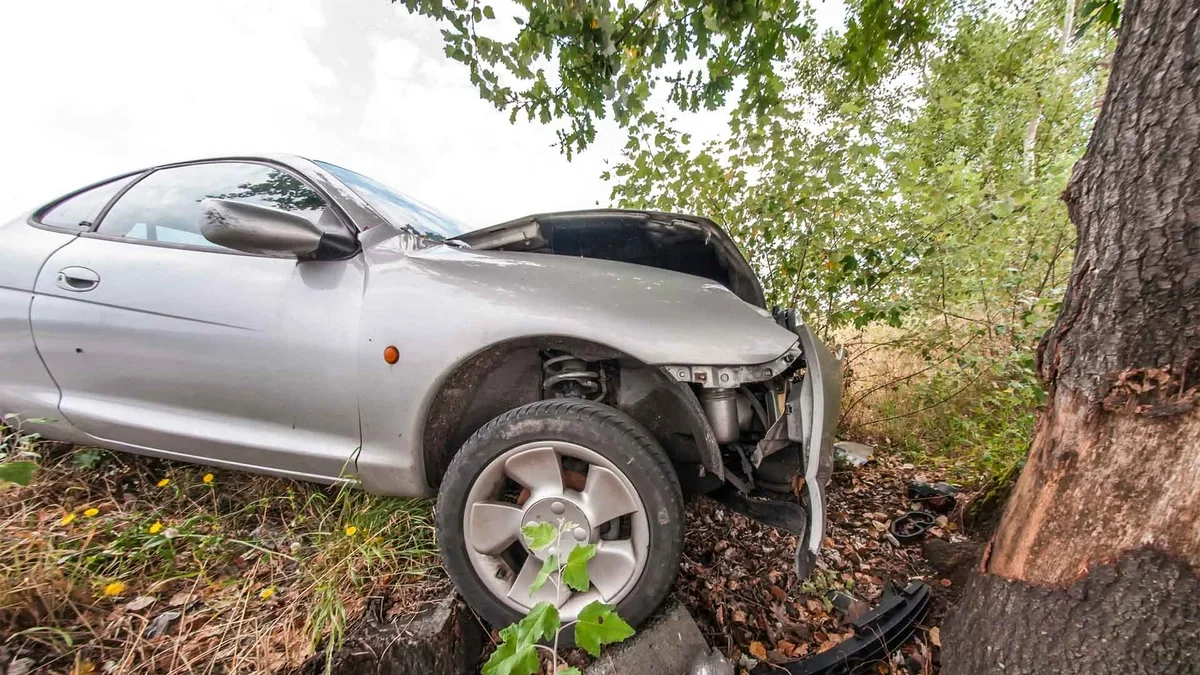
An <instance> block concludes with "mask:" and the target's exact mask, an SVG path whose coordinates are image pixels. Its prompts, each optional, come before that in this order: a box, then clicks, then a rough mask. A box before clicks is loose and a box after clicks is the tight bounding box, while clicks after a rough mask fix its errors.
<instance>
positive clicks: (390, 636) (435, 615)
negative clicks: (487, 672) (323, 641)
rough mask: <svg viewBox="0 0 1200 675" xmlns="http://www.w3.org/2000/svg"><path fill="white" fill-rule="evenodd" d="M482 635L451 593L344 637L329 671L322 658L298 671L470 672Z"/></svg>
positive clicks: (350, 674) (353, 674)
mask: <svg viewBox="0 0 1200 675" xmlns="http://www.w3.org/2000/svg"><path fill="white" fill-rule="evenodd" d="M482 651H483V631H482V629H481V627H480V625H479V621H478V620H476V619H475V617H474V615H472V614H471V610H469V609H468V608H467V605H466V603H464V602H463V601H462V599H461V598H459V597H458V595H457V594H454V593H451V594H450V596H449V597H447V598H445V599H444V600H442V601H441V602H439V603H437V604H436V605H435V606H434V607H432V608H431V609H427V610H424V611H422V612H420V613H418V614H417V615H416V616H415V617H403V616H401V617H398V618H397V620H396V622H395V623H376V622H374V621H367V622H366V623H364V624H363V625H362V626H361V627H360V628H359V629H358V630H355V631H352V632H351V633H350V634H348V635H347V636H346V641H345V644H343V645H342V648H341V649H339V650H338V651H337V652H335V653H334V654H333V657H332V658H331V659H330V663H329V664H328V668H327V667H326V663H325V658H324V656H325V655H324V654H323V653H321V654H317V655H315V656H313V657H311V658H309V659H308V660H307V661H305V662H304V664H303V665H302V666H301V667H300V673H302V674H303V675H322V674H328V675H357V674H358V673H372V675H459V673H470V672H475V670H476V669H477V668H478V667H479V656H480V654H481V653H482Z"/></svg>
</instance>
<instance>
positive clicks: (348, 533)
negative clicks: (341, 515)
mask: <svg viewBox="0 0 1200 675" xmlns="http://www.w3.org/2000/svg"><path fill="white" fill-rule="evenodd" d="M355 532H358V528H357V527H355V526H353V525H351V526H349V527H347V528H346V536H347V537H353V536H354V533H355Z"/></svg>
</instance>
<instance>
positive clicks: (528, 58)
mask: <svg viewBox="0 0 1200 675" xmlns="http://www.w3.org/2000/svg"><path fill="white" fill-rule="evenodd" d="M393 1H398V4H402V5H403V6H404V7H405V8H406V9H407V10H408V11H409V12H411V13H414V14H419V15H422V16H425V17H429V18H432V19H434V20H436V21H438V22H439V23H440V24H441V25H442V26H443V30H442V37H443V39H444V42H445V51H446V56H448V57H449V58H451V59H454V60H455V61H459V62H461V63H463V64H465V65H466V66H467V67H468V70H469V73H470V78H471V84H472V85H474V86H475V87H477V88H478V90H479V95H480V97H481V98H483V99H484V100H486V101H489V102H490V103H492V104H493V105H495V106H496V107H497V108H498V109H500V110H508V111H509V112H510V118H511V119H513V120H515V119H516V118H517V117H518V116H521V115H524V116H525V117H526V118H527V119H529V120H533V119H537V120H539V121H540V122H542V123H549V122H551V121H552V120H556V119H561V118H566V123H567V128H565V129H560V130H559V132H558V138H559V144H560V146H561V147H562V148H563V150H564V151H565V152H566V153H567V155H568V156H570V155H571V153H572V152H574V151H577V150H582V149H583V148H585V147H586V146H587V145H588V144H590V143H591V142H592V141H593V140H594V139H595V136H596V120H598V119H603V118H605V117H607V116H608V115H609V114H611V115H612V116H613V118H614V119H615V120H616V121H617V122H618V123H619V124H620V125H621V126H623V127H634V128H637V127H640V126H641V125H642V124H643V121H644V119H645V118H644V117H643V116H644V115H645V114H646V113H647V111H648V110H650V109H651V108H652V96H653V95H654V94H655V93H659V94H661V93H662V89H665V90H666V91H665V96H666V99H667V101H668V102H669V103H670V104H672V105H673V106H675V107H676V108H678V109H679V110H685V111H696V110H700V109H708V110H714V109H717V108H719V107H721V106H723V105H725V104H726V103H727V102H730V100H731V98H732V97H733V96H734V95H735V94H736V100H737V103H738V105H739V106H740V107H741V108H743V109H745V110H746V111H748V112H750V113H752V114H764V113H766V112H767V111H769V110H771V109H772V108H773V107H775V106H776V105H778V103H779V102H780V100H781V97H782V95H783V93H784V89H785V86H786V82H785V81H784V79H783V78H781V77H780V75H779V72H778V68H779V66H780V65H781V64H782V63H783V62H784V61H785V60H787V58H788V57H789V55H790V54H791V53H792V52H793V50H795V49H797V48H798V47H800V46H801V45H803V44H804V43H806V42H807V41H809V40H810V39H811V38H812V24H811V22H810V21H808V20H807V19H806V17H808V16H809V15H810V14H811V9H810V6H809V4H808V3H807V2H805V1H803V0H758V1H755V2H750V1H749V0H716V1H713V0H646V1H645V2H644V4H640V5H637V4H633V3H631V2H628V1H627V0H617V2H616V3H613V2H610V1H609V0H582V1H579V2H535V1H534V0H518V2H517V3H516V8H517V9H518V11H519V12H520V13H519V14H518V15H517V16H513V17H506V18H509V19H510V20H511V22H512V23H513V24H515V34H513V32H512V29H513V26H510V25H507V24H508V22H507V21H504V20H503V19H500V18H497V15H496V12H495V10H494V9H493V8H492V7H491V6H490V5H487V4H482V3H480V2H479V1H478V0H453V1H452V2H449V3H443V2H440V1H439V0H393ZM943 4H944V2H943V1H942V0H907V1H898V0H857V1H855V2H851V3H849V5H848V8H849V10H850V11H851V12H852V13H853V15H854V18H853V19H852V21H851V28H850V31H851V33H852V34H853V36H854V38H855V39H854V40H853V41H850V42H847V43H846V49H844V50H843V51H842V52H841V53H839V54H838V60H839V63H841V64H843V65H844V66H845V67H846V70H847V72H848V73H850V74H851V75H852V76H853V77H855V78H856V79H859V80H862V81H871V82H873V81H876V80H877V79H878V78H879V76H880V74H881V72H882V69H883V67H884V66H885V65H886V64H887V63H889V62H890V61H891V60H892V59H895V58H902V57H904V56H906V55H909V54H913V53H917V52H918V51H919V48H920V45H921V44H922V43H923V42H924V41H925V40H926V39H927V38H928V36H929V25H930V22H931V17H932V16H933V15H934V13H935V12H936V11H938V9H939V8H940V7H941V6H942V5H943ZM550 68H553V69H554V70H553V72H548V69H550Z"/></svg>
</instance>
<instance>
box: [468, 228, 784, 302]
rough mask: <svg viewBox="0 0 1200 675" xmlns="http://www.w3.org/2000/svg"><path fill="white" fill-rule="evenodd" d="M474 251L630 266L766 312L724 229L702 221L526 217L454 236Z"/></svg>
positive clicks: (752, 276)
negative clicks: (674, 274) (718, 287)
mask: <svg viewBox="0 0 1200 675" xmlns="http://www.w3.org/2000/svg"><path fill="white" fill-rule="evenodd" d="M457 239H458V240H459V241H463V242H466V243H467V244H470V246H471V247H472V248H474V249H476V250H484V249H504V250H510V251H538V252H545V253H552V254H558V255H565V256H574V257H591V258H600V259H603V260H615V261H619V262H629V263H635V264H639V265H642V266H649V267H656V268H662V269H667V270H674V271H678V272H686V273H689V274H695V275H697V276H702V277H706V278H709V279H713V280H715V281H718V282H719V283H721V284H723V285H725V286H726V287H728V288H729V289H730V290H732V291H733V293H734V294H735V295H737V296H738V297H740V298H741V299H743V300H745V301H746V302H749V303H750V304H752V305H756V306H758V307H761V308H763V309H766V306H767V303H766V300H765V299H764V297H763V289H762V284H761V283H760V282H759V280H758V276H757V275H756V274H755V273H754V270H752V269H751V268H750V264H749V263H747V262H746V259H745V258H744V257H743V256H742V253H741V251H740V250H738V247H737V244H735V243H734V242H733V240H732V239H730V237H729V235H728V234H726V233H725V230H723V229H721V228H720V227H718V226H717V224H716V223H714V222H712V221H711V220H709V219H707V218H700V217H698V216H692V215H686V214H680V213H664V212H661V211H641V210H635V209H588V210H585V211H562V212H557V213H541V214H538V215H534V216H526V217H524V218H518V219H516V220H512V221H509V222H507V223H501V224H500V225H493V226H491V227H486V228H483V229H481V230H475V231H473V232H468V233H467V234H464V235H461V236H459V237H457Z"/></svg>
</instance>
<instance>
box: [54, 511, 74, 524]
mask: <svg viewBox="0 0 1200 675" xmlns="http://www.w3.org/2000/svg"><path fill="white" fill-rule="evenodd" d="M72 520H75V514H74V513H68V514H67V515H65V516H63V517H62V520H60V521H58V524H59V525H70V524H71V521H72Z"/></svg>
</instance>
